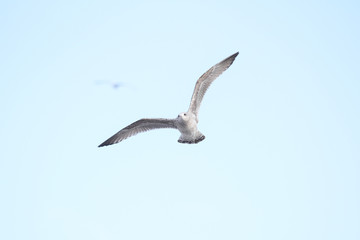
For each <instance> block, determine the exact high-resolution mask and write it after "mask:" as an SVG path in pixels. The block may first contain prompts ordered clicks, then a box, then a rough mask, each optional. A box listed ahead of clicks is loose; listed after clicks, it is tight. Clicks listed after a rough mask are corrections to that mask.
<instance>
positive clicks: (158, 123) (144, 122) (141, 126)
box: [99, 118, 177, 147]
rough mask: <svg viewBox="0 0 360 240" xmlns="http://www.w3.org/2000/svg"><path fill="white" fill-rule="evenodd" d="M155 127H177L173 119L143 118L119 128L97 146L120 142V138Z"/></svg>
mask: <svg viewBox="0 0 360 240" xmlns="http://www.w3.org/2000/svg"><path fill="white" fill-rule="evenodd" d="M157 128H177V127H176V124H175V119H164V118H143V119H140V120H138V121H136V122H134V123H132V124H130V125H129V126H127V127H125V128H123V129H121V130H120V131H119V132H117V133H116V134H115V135H114V136H112V137H110V138H109V139H108V140H106V141H105V142H103V143H102V144H100V145H99V147H103V146H107V145H111V144H114V143H118V142H121V141H122V140H124V139H126V138H129V137H131V136H134V135H136V134H138V133H141V132H146V131H149V130H152V129H157Z"/></svg>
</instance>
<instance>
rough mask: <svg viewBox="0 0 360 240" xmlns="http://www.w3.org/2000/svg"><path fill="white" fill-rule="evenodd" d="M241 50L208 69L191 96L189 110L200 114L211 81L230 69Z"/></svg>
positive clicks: (196, 114)
mask: <svg viewBox="0 0 360 240" xmlns="http://www.w3.org/2000/svg"><path fill="white" fill-rule="evenodd" d="M238 54H239V52H237V53H235V54H233V55H231V56H230V57H228V58H226V59H224V60H223V61H221V62H219V63H218V64H216V65H214V66H212V67H211V68H210V69H209V70H207V71H206V72H205V73H204V74H203V75H201V77H200V78H199V79H198V80H197V82H196V85H195V89H194V93H193V95H192V97H191V102H190V107H189V110H188V111H191V112H192V113H193V114H195V116H196V117H197V116H198V112H199V108H200V104H201V101H202V99H203V97H204V95H205V92H206V90H207V89H208V88H209V86H210V85H211V83H212V82H213V81H214V80H215V79H216V78H217V77H218V76H220V74H222V73H223V72H224V71H225V70H226V69H228V68H229V67H230V66H231V64H232V63H233V62H234V60H235V58H236V56H237V55H238Z"/></svg>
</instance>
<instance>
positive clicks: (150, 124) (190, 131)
mask: <svg viewBox="0 0 360 240" xmlns="http://www.w3.org/2000/svg"><path fill="white" fill-rule="evenodd" d="M238 54H239V52H237V53H235V54H233V55H231V56H230V57H228V58H226V59H224V60H223V61H221V62H219V63H218V64H216V65H214V66H212V67H211V68H210V69H209V70H207V71H206V72H205V73H204V74H203V75H201V77H200V78H199V79H198V80H197V82H196V84H195V89H194V92H193V95H192V97H191V101H190V107H189V109H188V111H187V112H183V113H180V114H179V115H178V116H177V118H174V119H165V118H143V119H140V120H138V121H136V122H134V123H132V124H130V125H129V126H127V127H125V128H123V129H121V130H120V131H119V132H117V133H116V134H114V135H113V136H112V137H110V138H109V139H108V140H106V141H105V142H103V143H102V144H100V145H99V147H103V146H108V145H111V144H115V143H118V142H121V141H122V140H125V139H127V138H129V137H131V136H134V135H136V134H138V133H141V132H146V131H149V130H153V129H158V128H174V129H177V130H179V131H180V133H181V135H180V138H179V139H178V142H179V143H188V144H193V143H199V142H201V141H202V140H204V139H205V136H204V135H203V134H202V133H201V132H200V131H199V130H198V128H197V124H198V122H199V119H198V113H199V108H200V104H201V101H202V99H203V97H204V95H205V92H206V90H207V89H208V88H209V86H210V85H211V83H212V82H213V81H214V80H215V79H216V78H217V77H218V76H219V75H220V74H222V73H223V72H224V71H225V70H226V69H228V68H229V67H230V66H231V64H232V63H233V62H234V60H235V58H236V56H237V55H238Z"/></svg>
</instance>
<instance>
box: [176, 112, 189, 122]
mask: <svg viewBox="0 0 360 240" xmlns="http://www.w3.org/2000/svg"><path fill="white" fill-rule="evenodd" d="M189 118H190V116H189V114H188V113H186V112H182V113H180V114H179V115H178V119H181V120H183V121H185V122H186V121H188V120H189Z"/></svg>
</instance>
